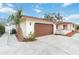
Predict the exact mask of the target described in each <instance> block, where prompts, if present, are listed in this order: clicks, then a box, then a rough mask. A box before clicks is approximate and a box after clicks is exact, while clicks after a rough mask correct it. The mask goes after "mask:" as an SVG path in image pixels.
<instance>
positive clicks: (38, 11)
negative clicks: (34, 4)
mask: <svg viewBox="0 0 79 59" xmlns="http://www.w3.org/2000/svg"><path fill="white" fill-rule="evenodd" d="M33 10H34V11H36V12H37V13H40V12H41V10H40V9H33Z"/></svg>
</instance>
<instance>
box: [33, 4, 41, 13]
mask: <svg viewBox="0 0 79 59" xmlns="http://www.w3.org/2000/svg"><path fill="white" fill-rule="evenodd" d="M32 7H33V9H32V10H34V11H35V12H37V13H40V12H42V10H41V9H40V7H39V4H37V5H35V6H32Z"/></svg>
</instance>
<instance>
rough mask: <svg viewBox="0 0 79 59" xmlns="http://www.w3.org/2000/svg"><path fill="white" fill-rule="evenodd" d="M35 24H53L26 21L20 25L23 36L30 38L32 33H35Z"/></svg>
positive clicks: (35, 20)
mask: <svg viewBox="0 0 79 59" xmlns="http://www.w3.org/2000/svg"><path fill="white" fill-rule="evenodd" d="M35 23H43V24H53V23H52V22H48V21H43V20H38V19H32V18H30V19H29V18H27V19H26V21H23V22H21V23H20V26H21V28H22V32H23V36H24V37H25V38H26V37H29V34H30V32H32V33H34V25H35ZM53 25H54V32H55V30H56V25H55V24H53Z"/></svg>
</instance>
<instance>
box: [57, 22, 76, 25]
mask: <svg viewBox="0 0 79 59" xmlns="http://www.w3.org/2000/svg"><path fill="white" fill-rule="evenodd" d="M56 24H57V25H59V24H73V25H76V24H75V23H72V22H59V23H58V22H57V23H56Z"/></svg>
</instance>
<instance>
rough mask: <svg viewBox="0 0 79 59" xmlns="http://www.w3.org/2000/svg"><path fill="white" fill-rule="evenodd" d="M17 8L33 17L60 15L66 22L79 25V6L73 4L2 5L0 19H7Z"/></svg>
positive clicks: (0, 6)
mask: <svg viewBox="0 0 79 59" xmlns="http://www.w3.org/2000/svg"><path fill="white" fill-rule="evenodd" d="M17 8H22V9H23V14H24V15H26V16H33V17H39V18H42V17H44V14H45V13H53V12H54V13H60V14H61V15H62V16H63V17H64V19H65V21H69V22H74V23H79V4H78V3H76V4H74V3H73V4H72V3H40V4H39V3H16V4H15V3H14V4H10V3H9V4H8V3H6V4H4V3H3V4H2V3H0V18H7V17H8V16H9V15H10V14H11V13H15V12H16V9H17Z"/></svg>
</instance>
